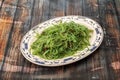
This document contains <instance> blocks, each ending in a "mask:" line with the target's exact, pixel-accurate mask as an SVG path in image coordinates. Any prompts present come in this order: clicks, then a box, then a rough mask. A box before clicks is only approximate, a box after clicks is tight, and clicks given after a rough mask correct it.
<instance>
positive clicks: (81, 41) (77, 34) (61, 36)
mask: <svg viewBox="0 0 120 80" xmlns="http://www.w3.org/2000/svg"><path fill="white" fill-rule="evenodd" d="M92 32H93V30H90V29H88V28H87V27H86V26H84V25H81V24H78V23H75V22H73V21H71V22H64V23H63V22H60V23H58V24H56V25H52V26H50V27H49V28H47V29H45V30H44V31H43V32H42V33H41V34H39V33H37V34H36V40H35V41H34V42H33V43H32V44H31V52H32V54H34V55H37V56H39V57H41V58H44V59H48V60H52V59H60V58H64V57H67V56H71V55H73V54H75V53H76V52H77V51H81V50H83V49H85V48H87V47H88V46H89V45H90V42H89V39H90V37H91V35H90V34H91V33H92Z"/></svg>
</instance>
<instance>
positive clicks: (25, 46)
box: [20, 16, 103, 66]
mask: <svg viewBox="0 0 120 80" xmlns="http://www.w3.org/2000/svg"><path fill="white" fill-rule="evenodd" d="M59 21H62V22H69V21H74V22H76V23H79V24H83V25H85V26H86V27H88V28H89V29H92V30H93V34H92V37H91V39H90V46H88V48H85V49H84V50H83V51H78V52H77V53H75V54H74V55H72V56H69V57H65V58H62V59H57V60H46V59H42V58H40V57H38V56H35V55H32V53H31V52H30V50H29V48H30V45H31V43H32V42H33V41H34V40H35V33H36V32H38V33H42V31H43V30H45V29H46V28H48V27H49V26H50V25H53V24H57V23H58V22H59ZM102 40H103V30H102V28H101V26H100V25H99V24H98V23H97V22H95V21H94V20H92V19H90V18H87V17H83V16H64V17H58V18H54V19H50V20H48V21H45V22H43V23H41V24H38V25H37V26H35V27H34V28H32V29H31V30H30V31H29V32H27V33H26V35H25V36H24V37H23V39H22V41H21V45H20V50H21V52H22V54H23V56H24V57H25V58H26V59H27V60H29V61H30V62H32V63H34V64H37V65H41V66H61V65H66V64H70V63H73V62H76V61H78V60H81V59H83V58H85V57H87V56H88V55H90V54H91V53H93V52H94V51H95V50H96V49H97V48H98V47H99V46H100V44H101V42H102Z"/></svg>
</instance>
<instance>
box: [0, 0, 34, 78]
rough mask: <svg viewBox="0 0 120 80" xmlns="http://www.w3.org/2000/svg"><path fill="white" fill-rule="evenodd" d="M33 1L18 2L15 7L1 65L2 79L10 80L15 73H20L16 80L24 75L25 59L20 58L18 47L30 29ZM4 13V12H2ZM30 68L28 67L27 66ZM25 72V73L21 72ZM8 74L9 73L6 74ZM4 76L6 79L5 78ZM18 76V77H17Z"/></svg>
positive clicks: (23, 0) (22, 0)
mask: <svg viewBox="0 0 120 80" xmlns="http://www.w3.org/2000/svg"><path fill="white" fill-rule="evenodd" d="M33 3H34V2H33V0H30V1H27V0H20V1H19V2H18V4H17V5H14V6H16V11H15V13H14V15H13V16H14V18H13V22H11V23H12V29H10V30H11V32H10V33H9V35H10V36H9V41H8V45H7V49H6V50H7V51H6V53H5V59H4V64H3V65H2V72H3V74H2V75H1V76H2V78H3V79H12V78H13V75H12V74H14V73H15V72H20V73H19V75H16V76H17V77H16V78H18V79H19V78H21V79H22V75H20V74H22V73H26V71H27V70H25V69H27V68H26V67H24V66H23V65H24V62H25V58H24V57H23V56H22V54H21V52H20V50H19V47H20V42H21V39H22V37H23V35H24V33H26V32H27V31H28V30H29V27H30V24H31V23H30V19H31V16H32V15H31V12H32V7H33V6H32V5H33ZM10 10H11V9H10ZM3 12H4V11H3ZM29 66H30V65H29ZM22 70H25V71H22ZM29 70H33V69H29ZM7 72H9V73H7ZM6 75H7V76H8V77H6ZM18 76H19V77H18Z"/></svg>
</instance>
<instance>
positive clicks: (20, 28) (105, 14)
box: [0, 0, 120, 80]
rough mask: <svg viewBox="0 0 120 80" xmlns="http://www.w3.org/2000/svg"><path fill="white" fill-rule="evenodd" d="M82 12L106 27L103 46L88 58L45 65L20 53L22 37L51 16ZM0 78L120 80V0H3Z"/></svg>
mask: <svg viewBox="0 0 120 80" xmlns="http://www.w3.org/2000/svg"><path fill="white" fill-rule="evenodd" d="M66 15H80V16H86V17H89V18H92V19H94V20H95V21H97V22H98V23H99V24H100V25H101V26H102V28H103V31H104V40H103V42H102V44H101V46H100V47H99V48H98V49H97V50H96V51H95V52H94V53H93V54H91V55H90V56H88V57H87V58H85V59H83V60H80V61H78V62H75V63H72V64H69V65H65V66H60V67H52V68H51V67H42V66H37V65H35V64H32V63H31V62H29V61H27V60H26V59H25V58H24V57H23V55H22V54H21V52H20V49H19V47H20V42H21V39H22V37H23V36H24V35H25V33H26V32H27V31H29V30H30V29H31V28H32V27H34V26H35V25H37V24H39V23H41V22H43V21H46V20H48V19H51V18H54V17H58V16H66ZM0 80H120V0H0Z"/></svg>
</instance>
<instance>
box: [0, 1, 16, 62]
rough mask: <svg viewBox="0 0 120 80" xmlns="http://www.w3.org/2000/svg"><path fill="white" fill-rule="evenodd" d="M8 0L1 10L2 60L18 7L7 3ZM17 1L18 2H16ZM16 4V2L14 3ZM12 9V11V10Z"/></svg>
mask: <svg viewBox="0 0 120 80" xmlns="http://www.w3.org/2000/svg"><path fill="white" fill-rule="evenodd" d="M7 1H8V0H6V1H4V2H3V4H2V8H1V11H0V25H1V26H0V62H1V60H2V58H3V55H4V51H5V47H6V44H7V41H8V37H9V33H10V30H11V28H12V22H13V19H14V14H15V11H16V7H15V6H12V5H13V4H11V5H8V4H6V2H7ZM15 3H16V2H15ZM14 5H16V4H14ZM10 10H11V11H10Z"/></svg>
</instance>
